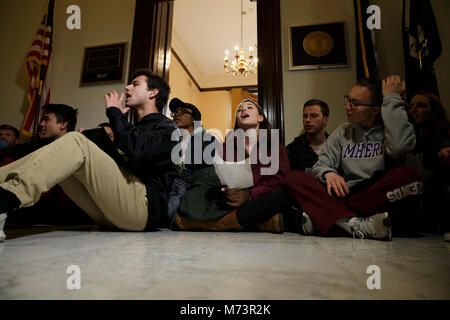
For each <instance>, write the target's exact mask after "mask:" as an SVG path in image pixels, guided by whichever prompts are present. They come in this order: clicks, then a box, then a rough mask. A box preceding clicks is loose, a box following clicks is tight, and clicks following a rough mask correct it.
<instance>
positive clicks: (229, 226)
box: [215, 209, 245, 231]
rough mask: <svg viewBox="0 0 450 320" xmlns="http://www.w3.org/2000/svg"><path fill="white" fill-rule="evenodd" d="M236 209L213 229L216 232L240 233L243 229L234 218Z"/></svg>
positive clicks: (220, 220)
mask: <svg viewBox="0 0 450 320" xmlns="http://www.w3.org/2000/svg"><path fill="white" fill-rule="evenodd" d="M236 212H237V209H234V210H233V211H231V212H230V213H228V214H227V215H225V216H223V217H222V218H220V219H219V221H217V223H216V225H215V228H216V231H242V230H244V229H245V228H244V227H243V226H241V225H240V224H239V222H238V219H237V217H236Z"/></svg>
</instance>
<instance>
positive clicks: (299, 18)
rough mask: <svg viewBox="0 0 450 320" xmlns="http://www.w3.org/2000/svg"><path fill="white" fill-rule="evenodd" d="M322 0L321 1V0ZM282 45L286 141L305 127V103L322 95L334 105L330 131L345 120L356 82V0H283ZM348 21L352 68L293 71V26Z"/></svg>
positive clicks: (320, 97) (331, 108)
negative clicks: (345, 103)
mask: <svg viewBox="0 0 450 320" xmlns="http://www.w3.org/2000/svg"><path fill="white" fill-rule="evenodd" d="M319 2H320V5H318V3H319ZM280 9H281V36H282V38H281V45H282V59H283V99H284V112H285V128H286V132H285V134H286V139H285V142H286V144H288V143H290V142H291V141H292V140H293V138H294V137H296V136H297V135H298V134H299V133H300V131H301V130H302V129H303V124H302V109H303V103H304V102H305V101H307V100H309V99H313V98H314V99H321V100H323V101H325V102H326V103H327V104H328V106H329V107H330V120H329V123H328V126H327V131H328V132H331V131H333V130H334V129H335V128H336V127H337V126H338V125H339V123H341V122H343V121H345V119H346V117H345V112H344V106H343V100H344V98H343V96H344V95H345V94H347V93H348V92H349V90H350V88H351V86H352V84H353V83H354V82H355V78H356V69H355V64H356V60H355V55H354V52H355V41H354V38H355V32H354V29H355V28H354V19H353V1H352V0H340V1H335V0H320V1H317V0H302V1H297V0H281V8H280ZM338 21H345V22H346V24H347V30H348V32H347V36H348V38H347V42H348V47H349V48H350V52H349V59H350V60H349V61H350V67H349V68H337V69H322V70H302V71H289V41H288V37H289V26H290V25H299V26H301V25H311V24H320V23H330V22H338Z"/></svg>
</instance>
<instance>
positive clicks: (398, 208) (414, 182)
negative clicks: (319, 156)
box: [287, 167, 423, 236]
mask: <svg viewBox="0 0 450 320" xmlns="http://www.w3.org/2000/svg"><path fill="white" fill-rule="evenodd" d="M287 189H288V191H289V192H290V193H291V195H292V196H293V197H294V198H295V200H296V201H297V203H298V205H299V206H300V208H301V209H302V210H303V211H304V212H306V213H307V214H308V215H309V217H310V218H311V220H312V222H313V223H314V225H315V226H316V228H317V229H319V231H320V233H321V234H322V235H324V236H325V235H326V234H327V233H328V231H329V229H330V228H331V226H333V225H334V224H335V223H336V221H338V220H339V219H341V218H344V217H367V216H371V215H374V214H376V213H381V212H386V211H388V212H389V215H390V216H391V217H393V216H396V217H395V218H396V219H395V220H396V221H401V220H404V219H403V217H404V218H407V217H408V215H409V214H411V213H413V212H417V209H418V206H419V204H420V195H421V193H422V189H423V184H422V179H421V177H420V176H419V174H418V173H417V172H416V171H415V170H413V169H410V168H407V167H398V168H395V169H393V170H391V171H389V172H387V173H386V174H385V175H384V176H382V177H381V178H380V179H378V180H377V181H375V182H374V183H373V184H371V185H370V186H368V187H367V188H365V189H363V190H362V191H359V192H357V193H356V192H352V190H351V191H350V193H349V194H348V195H347V196H346V197H336V196H330V195H328V193H327V189H326V187H325V186H324V185H323V184H322V183H321V182H320V180H319V179H317V178H316V177H313V176H312V175H310V174H309V173H305V172H303V171H298V170H294V171H291V172H290V173H289V175H288V177H287ZM410 218H412V217H410Z"/></svg>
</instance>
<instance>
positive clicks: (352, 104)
mask: <svg viewBox="0 0 450 320" xmlns="http://www.w3.org/2000/svg"><path fill="white" fill-rule="evenodd" d="M347 103H350V108H352V109H353V110H357V109H358V107H360V106H365V107H378V105H376V104H366V103H357V102H355V101H354V100H352V99H350V97H349V96H348V95H346V96H344V105H347Z"/></svg>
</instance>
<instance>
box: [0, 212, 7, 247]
mask: <svg viewBox="0 0 450 320" xmlns="http://www.w3.org/2000/svg"><path fill="white" fill-rule="evenodd" d="M6 217H7V215H6V213H2V214H0V242H2V241H3V240H5V238H6V235H5V233H4V232H3V228H4V227H5V222H6Z"/></svg>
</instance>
